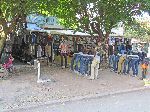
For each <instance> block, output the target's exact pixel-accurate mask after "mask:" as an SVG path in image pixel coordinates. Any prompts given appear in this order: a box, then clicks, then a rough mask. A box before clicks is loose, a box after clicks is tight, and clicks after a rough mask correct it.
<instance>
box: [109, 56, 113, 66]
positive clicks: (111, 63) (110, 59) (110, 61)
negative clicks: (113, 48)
mask: <svg viewBox="0 0 150 112" xmlns="http://www.w3.org/2000/svg"><path fill="white" fill-rule="evenodd" d="M113 58H114V55H110V56H109V67H110V68H113Z"/></svg>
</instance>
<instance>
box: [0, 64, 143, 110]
mask: <svg viewBox="0 0 150 112" xmlns="http://www.w3.org/2000/svg"><path fill="white" fill-rule="evenodd" d="M24 66H25V65H22V66H21V65H20V66H18V69H19V67H20V69H21V68H22V69H21V70H19V71H18V72H17V74H15V75H13V76H12V77H10V78H9V79H7V80H0V111H1V110H2V111H3V110H7V109H13V108H18V107H24V106H29V105H34V104H42V103H45V102H47V101H53V100H57V99H59V100H60V99H62V100H64V99H70V98H73V97H78V96H85V95H96V94H101V93H107V92H108V93H109V92H113V91H119V90H125V89H132V88H137V87H142V86H143V85H144V84H143V81H141V80H139V77H131V76H129V75H118V74H116V73H114V72H110V70H103V71H102V70H100V71H99V78H98V79H96V80H88V77H87V76H79V75H77V74H75V73H74V72H72V71H70V70H69V69H61V68H60V67H56V66H45V67H42V68H41V74H42V77H45V78H47V79H48V78H50V79H51V80H52V81H51V82H48V83H44V84H41V83H40V84H39V83H37V72H36V70H34V69H33V68H30V67H24Z"/></svg>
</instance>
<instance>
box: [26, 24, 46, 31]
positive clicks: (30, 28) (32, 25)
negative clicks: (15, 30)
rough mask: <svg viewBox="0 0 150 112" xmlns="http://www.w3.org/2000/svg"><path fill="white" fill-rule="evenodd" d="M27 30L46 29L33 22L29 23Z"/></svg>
mask: <svg viewBox="0 0 150 112" xmlns="http://www.w3.org/2000/svg"><path fill="white" fill-rule="evenodd" d="M27 30H29V31H38V32H45V30H44V29H42V28H40V27H38V26H37V25H36V24H33V23H27Z"/></svg>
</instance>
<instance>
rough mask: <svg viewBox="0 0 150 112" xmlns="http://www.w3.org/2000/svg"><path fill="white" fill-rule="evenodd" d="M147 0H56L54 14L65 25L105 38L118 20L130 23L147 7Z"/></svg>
mask: <svg viewBox="0 0 150 112" xmlns="http://www.w3.org/2000/svg"><path fill="white" fill-rule="evenodd" d="M147 3H149V0H113V1H111V0H58V4H57V6H58V7H57V10H56V11H55V14H56V16H57V17H59V18H61V20H62V23H63V24H64V25H66V26H67V27H72V28H78V30H79V29H80V30H82V31H85V32H89V33H91V34H93V33H96V34H98V35H99V38H100V39H101V40H103V41H104V40H105V41H106V40H107V37H108V36H109V34H110V33H111V29H112V28H114V27H116V26H117V24H118V23H119V22H123V23H124V24H125V23H132V21H133V16H134V15H138V14H140V13H141V10H146V9H147V7H148V6H147ZM146 6H147V7H146Z"/></svg>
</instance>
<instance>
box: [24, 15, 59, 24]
mask: <svg viewBox="0 0 150 112" xmlns="http://www.w3.org/2000/svg"><path fill="white" fill-rule="evenodd" d="M26 20H27V22H28V23H34V24H37V25H38V26H43V25H58V20H57V18H56V17H52V16H49V17H48V16H46V17H44V16H43V15H38V14H30V15H28V16H27V18H26Z"/></svg>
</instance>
